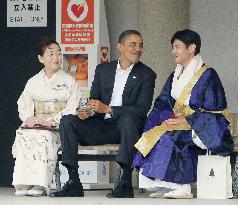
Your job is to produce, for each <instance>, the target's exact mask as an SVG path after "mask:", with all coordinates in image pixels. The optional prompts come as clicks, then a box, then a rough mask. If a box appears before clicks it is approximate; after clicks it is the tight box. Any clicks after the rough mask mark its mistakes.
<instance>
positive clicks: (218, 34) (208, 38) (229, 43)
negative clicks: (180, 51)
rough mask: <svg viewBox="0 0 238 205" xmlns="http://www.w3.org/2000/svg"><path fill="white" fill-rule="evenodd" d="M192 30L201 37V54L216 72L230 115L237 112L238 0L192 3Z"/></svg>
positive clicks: (212, 0)
mask: <svg viewBox="0 0 238 205" xmlns="http://www.w3.org/2000/svg"><path fill="white" fill-rule="evenodd" d="M190 5H191V6H190V25H191V28H192V29H194V30H196V31H197V32H199V33H200V35H201V38H202V49H201V54H202V56H203V57H204V60H205V61H206V63H207V64H209V65H211V66H213V67H214V68H215V69H216V71H217V72H218V74H219V76H220V78H221V80H222V83H223V86H224V88H225V91H226V96H227V101H228V105H229V108H230V110H231V112H236V113H238V89H237V86H238V83H237V80H238V68H237V66H238V65H237V62H238V61H237V59H238V49H237V48H238V45H237V40H238V12H237V11H238V1H237V0H227V1H224V0H191V3H190Z"/></svg>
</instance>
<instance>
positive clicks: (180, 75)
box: [171, 55, 203, 100]
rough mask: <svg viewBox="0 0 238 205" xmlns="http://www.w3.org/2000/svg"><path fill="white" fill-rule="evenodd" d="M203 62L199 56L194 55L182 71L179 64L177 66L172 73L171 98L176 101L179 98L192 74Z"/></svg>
mask: <svg viewBox="0 0 238 205" xmlns="http://www.w3.org/2000/svg"><path fill="white" fill-rule="evenodd" d="M202 65H203V60H202V58H201V56H200V55H196V56H195V57H194V58H193V59H192V60H191V61H190V63H189V64H188V66H187V67H186V68H185V69H184V70H183V67H182V66H181V65H180V64H177V66H176V68H175V72H174V77H173V83H172V89H171V96H172V97H173V98H174V99H175V100H176V99H178V97H179V96H180V94H181V92H182V90H183V88H184V86H185V85H187V83H188V82H189V81H190V80H191V79H192V77H193V76H194V74H195V73H196V72H197V71H198V70H199V69H200V68H201V67H202Z"/></svg>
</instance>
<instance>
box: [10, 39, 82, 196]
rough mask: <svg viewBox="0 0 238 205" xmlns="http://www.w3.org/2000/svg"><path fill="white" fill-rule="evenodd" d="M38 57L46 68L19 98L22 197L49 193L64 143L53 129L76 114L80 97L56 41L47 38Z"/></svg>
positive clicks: (16, 179) (17, 173)
mask: <svg viewBox="0 0 238 205" xmlns="http://www.w3.org/2000/svg"><path fill="white" fill-rule="evenodd" d="M38 59H39V61H40V62H41V63H42V64H43V65H44V68H43V69H42V70H41V71H40V72H39V73H38V74H36V75H35V76H33V77H32V78H31V79H29V80H28V82H27V84H26V86H25V89H24V91H23V92H22V94H21V96H20V98H19V99H18V101H17V104H18V112H19V117H20V119H21V120H22V121H23V124H22V126H21V127H20V128H19V129H18V130H17V131H16V138H15V142H14V144H13V148H12V153H13V157H14V158H16V160H15V167H14V173H13V185H14V186H15V189H16V192H15V194H16V195H18V196H19V195H30V196H32V195H34V196H42V195H47V194H49V191H50V186H51V183H52V177H53V173H54V169H55V164H56V160H57V150H58V148H59V146H60V140H59V133H58V132H57V131H55V130H54V129H52V128H54V127H57V126H58V125H59V122H60V119H61V117H62V116H63V115H67V114H76V108H77V106H78V103H79V97H80V96H79V88H78V84H77V83H76V81H75V80H74V78H73V77H71V76H69V75H68V74H66V73H65V72H64V71H63V70H62V69H60V65H61V60H62V57H61V50H60V47H59V44H58V43H57V42H56V41H54V40H51V39H46V40H45V41H43V42H42V43H41V45H40V47H39V52H38ZM23 127H24V128H23ZM26 128H28V129H26ZM42 128H43V129H42Z"/></svg>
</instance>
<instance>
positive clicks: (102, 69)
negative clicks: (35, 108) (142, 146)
mask: <svg viewBox="0 0 238 205" xmlns="http://www.w3.org/2000/svg"><path fill="white" fill-rule="evenodd" d="M117 48H118V50H119V52H120V58H119V60H116V61H112V62H109V63H105V64H100V65H98V66H97V68H96V70H95V76H94V81H93V83H92V87H91V92H90V100H89V102H88V106H89V107H90V109H91V110H93V111H94V113H95V114H93V115H92V112H90V111H89V110H88V109H79V110H78V116H75V115H67V116H64V117H63V118H62V119H61V122H60V138H61V147H62V164H63V165H64V166H65V167H66V168H67V169H68V173H69V181H68V182H67V183H66V184H65V185H64V187H63V188H62V189H61V190H60V191H58V192H54V193H52V194H51V195H50V196H55V197H65V196H79V197H80V196H84V193H83V188H82V184H81V182H80V180H79V175H78V171H77V170H78V160H77V153H78V143H79V144H81V145H101V144H120V146H119V151H118V153H117V156H116V161H117V162H118V163H119V164H120V166H121V167H122V169H123V174H122V176H121V179H120V182H119V184H118V186H117V187H116V188H115V189H114V190H112V191H111V192H110V193H108V194H107V197H110V198H113V197H122V198H124V197H128V198H133V197H134V193H133V188H132V168H131V163H132V160H133V157H134V154H135V148H134V144H135V143H136V142H137V140H138V139H139V137H140V134H141V132H142V129H143V126H144V122H145V119H146V115H147V112H148V111H149V109H150V106H151V103H152V98H153V93H154V87H155V79H156V74H155V73H154V72H153V71H152V70H151V68H149V67H147V66H146V65H144V64H143V63H141V62H139V58H140V56H141V54H142V52H143V40H142V36H141V34H140V33H139V32H138V31H135V30H126V31H124V32H123V33H122V34H121V35H120V37H119V41H118V46H117Z"/></svg>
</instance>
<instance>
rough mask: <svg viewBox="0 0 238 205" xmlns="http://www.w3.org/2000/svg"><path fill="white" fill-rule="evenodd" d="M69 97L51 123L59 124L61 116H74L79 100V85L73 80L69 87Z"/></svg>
mask: <svg viewBox="0 0 238 205" xmlns="http://www.w3.org/2000/svg"><path fill="white" fill-rule="evenodd" d="M70 88H71V90H70V96H69V98H68V99H67V102H66V107H65V109H63V110H62V111H61V112H59V113H58V114H57V115H56V116H55V117H54V118H53V119H52V121H53V122H55V123H58V124H59V122H60V119H61V117H62V116H63V115H69V114H72V115H75V114H76V109H77V107H78V105H79V99H80V91H79V84H78V83H77V82H76V81H75V80H73V81H72V86H70Z"/></svg>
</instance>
